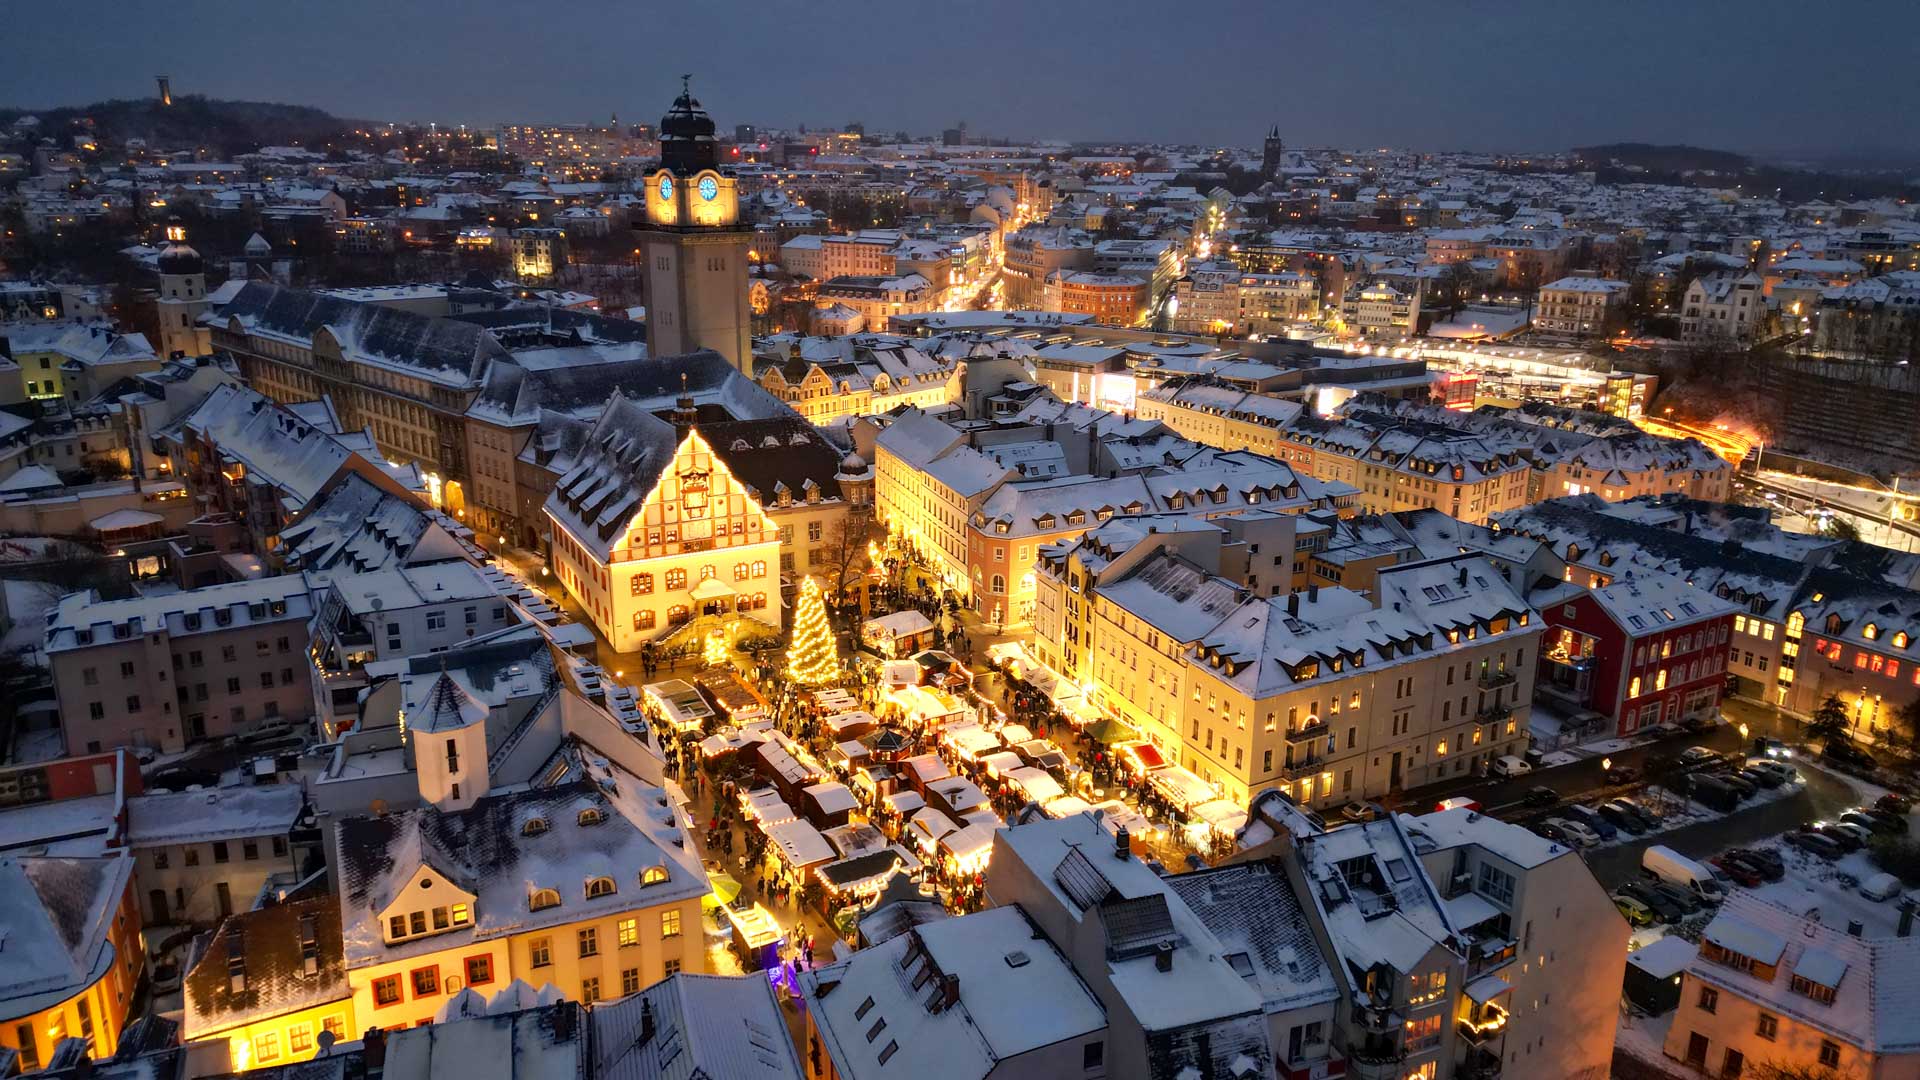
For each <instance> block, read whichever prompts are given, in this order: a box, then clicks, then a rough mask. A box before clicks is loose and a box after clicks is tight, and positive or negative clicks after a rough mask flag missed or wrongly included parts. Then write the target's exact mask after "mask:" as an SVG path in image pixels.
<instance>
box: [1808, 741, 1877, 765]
mask: <svg viewBox="0 0 1920 1080" xmlns="http://www.w3.org/2000/svg"><path fill="white" fill-rule="evenodd" d="M1820 756H1821V757H1824V758H1826V759H1827V760H1828V761H1831V762H1833V763H1835V764H1837V765H1851V766H1853V767H1854V768H1856V769H1871V768H1874V767H1876V766H1878V765H1879V764H1880V763H1879V762H1877V761H1875V760H1874V759H1873V755H1872V754H1869V753H1867V752H1866V751H1865V750H1862V749H1860V748H1859V747H1857V746H1855V745H1853V744H1852V743H1850V742H1841V741H1839V740H1837V739H1836V740H1835V741H1833V742H1830V743H1828V744H1827V745H1826V749H1824V750H1822V751H1821V754H1820Z"/></svg>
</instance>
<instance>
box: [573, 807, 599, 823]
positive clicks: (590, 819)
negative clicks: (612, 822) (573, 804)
mask: <svg viewBox="0 0 1920 1080" xmlns="http://www.w3.org/2000/svg"><path fill="white" fill-rule="evenodd" d="M605 820H607V815H606V812H605V811H603V810H601V809H600V808H599V807H597V806H589V807H587V808H586V809H585V810H582V811H580V815H579V816H578V817H576V818H574V821H575V822H576V823H577V824H580V825H598V824H600V823H601V822H603V821H605Z"/></svg>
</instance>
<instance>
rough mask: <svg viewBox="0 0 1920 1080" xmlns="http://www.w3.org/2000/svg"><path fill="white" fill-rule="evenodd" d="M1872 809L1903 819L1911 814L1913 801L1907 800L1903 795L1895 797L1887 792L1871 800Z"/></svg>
mask: <svg viewBox="0 0 1920 1080" xmlns="http://www.w3.org/2000/svg"><path fill="white" fill-rule="evenodd" d="M1873 808H1874V809H1875V810H1884V811H1886V812H1887V813H1889V814H1899V815H1901V816H1902V817H1904V816H1906V815H1907V814H1911V813H1913V800H1912V799H1909V798H1907V797H1906V796H1905V795H1895V794H1894V793H1893V792H1891V791H1889V792H1887V793H1886V794H1885V795H1882V796H1880V797H1879V798H1877V799H1875V800H1873Z"/></svg>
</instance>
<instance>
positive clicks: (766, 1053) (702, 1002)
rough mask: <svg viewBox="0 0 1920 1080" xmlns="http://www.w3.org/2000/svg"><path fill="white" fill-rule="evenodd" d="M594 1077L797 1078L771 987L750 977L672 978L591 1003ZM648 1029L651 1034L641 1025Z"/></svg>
mask: <svg viewBox="0 0 1920 1080" xmlns="http://www.w3.org/2000/svg"><path fill="white" fill-rule="evenodd" d="M592 1022H593V1050H594V1067H593V1069H592V1071H591V1073H590V1075H592V1076H594V1077H597V1078H599V1080H801V1077H802V1075H803V1074H802V1072H801V1068H800V1059H799V1057H798V1055H797V1054H796V1052H795V1050H794V1045H793V1040H792V1039H791V1038H789V1037H788V1035H787V1026H786V1020H785V1018H784V1017H783V1016H782V1015H781V1012H780V1007H779V1005H778V1004H777V1003H776V1002H775V1000H774V996H773V986H772V984H771V983H770V982H768V980H767V979H766V978H764V977H763V976H761V975H760V974H758V973H755V974H749V975H696V974H692V973H690V972H681V973H679V974H676V975H671V976H669V977H667V978H665V979H662V980H661V981H659V982H657V983H654V984H653V985H651V986H649V987H647V988H646V989H644V990H641V991H640V992H639V993H637V994H630V995H628V996H627V997H625V998H622V999H620V1000H619V1001H616V1002H611V1003H604V1004H600V1005H597V1006H595V1008H594V1010H593V1013H592ZM649 1027H650V1028H651V1034H648V1029H649Z"/></svg>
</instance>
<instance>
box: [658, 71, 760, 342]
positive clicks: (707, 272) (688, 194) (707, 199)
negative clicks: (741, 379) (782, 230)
mask: <svg viewBox="0 0 1920 1080" xmlns="http://www.w3.org/2000/svg"><path fill="white" fill-rule="evenodd" d="M680 79H681V91H680V96H679V97H678V98H675V99H674V102H673V107H672V108H671V109H669V110H668V111H667V115H666V116H664V117H662V118H661V120H660V168H659V169H658V170H656V171H654V172H653V173H652V174H650V175H649V176H648V177H647V189H646V200H647V217H646V223H645V225H643V226H642V227H641V229H640V236H639V244H638V245H637V246H638V247H639V248H640V252H641V257H642V258H643V259H645V266H644V273H645V275H646V299H647V349H648V351H649V352H650V353H651V354H652V355H654V356H676V355H679V354H681V353H687V352H692V351H693V350H695V349H703V348H704V349H712V350H714V351H715V352H717V353H719V354H720V355H722V356H724V357H726V358H727V360H728V361H729V362H731V363H732V364H733V366H734V367H736V368H738V369H740V370H741V371H743V372H745V373H746V374H748V375H752V374H753V343H752V340H751V337H750V332H751V329H752V325H753V312H752V309H751V308H750V307H749V304H748V298H747V252H748V251H749V250H750V245H751V241H752V238H753V230H752V228H751V227H749V226H747V225H744V224H742V223H741V221H740V188H739V181H738V180H736V179H735V178H734V177H733V176H732V175H730V174H728V173H727V172H724V171H722V170H721V168H720V154H719V146H718V144H717V143H715V141H714V137H713V132H714V126H713V118H712V117H710V116H708V115H707V113H706V110H705V109H703V108H701V107H700V103H699V102H698V101H696V100H694V97H693V90H692V86H691V82H692V76H690V75H682V76H681V77H680Z"/></svg>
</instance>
